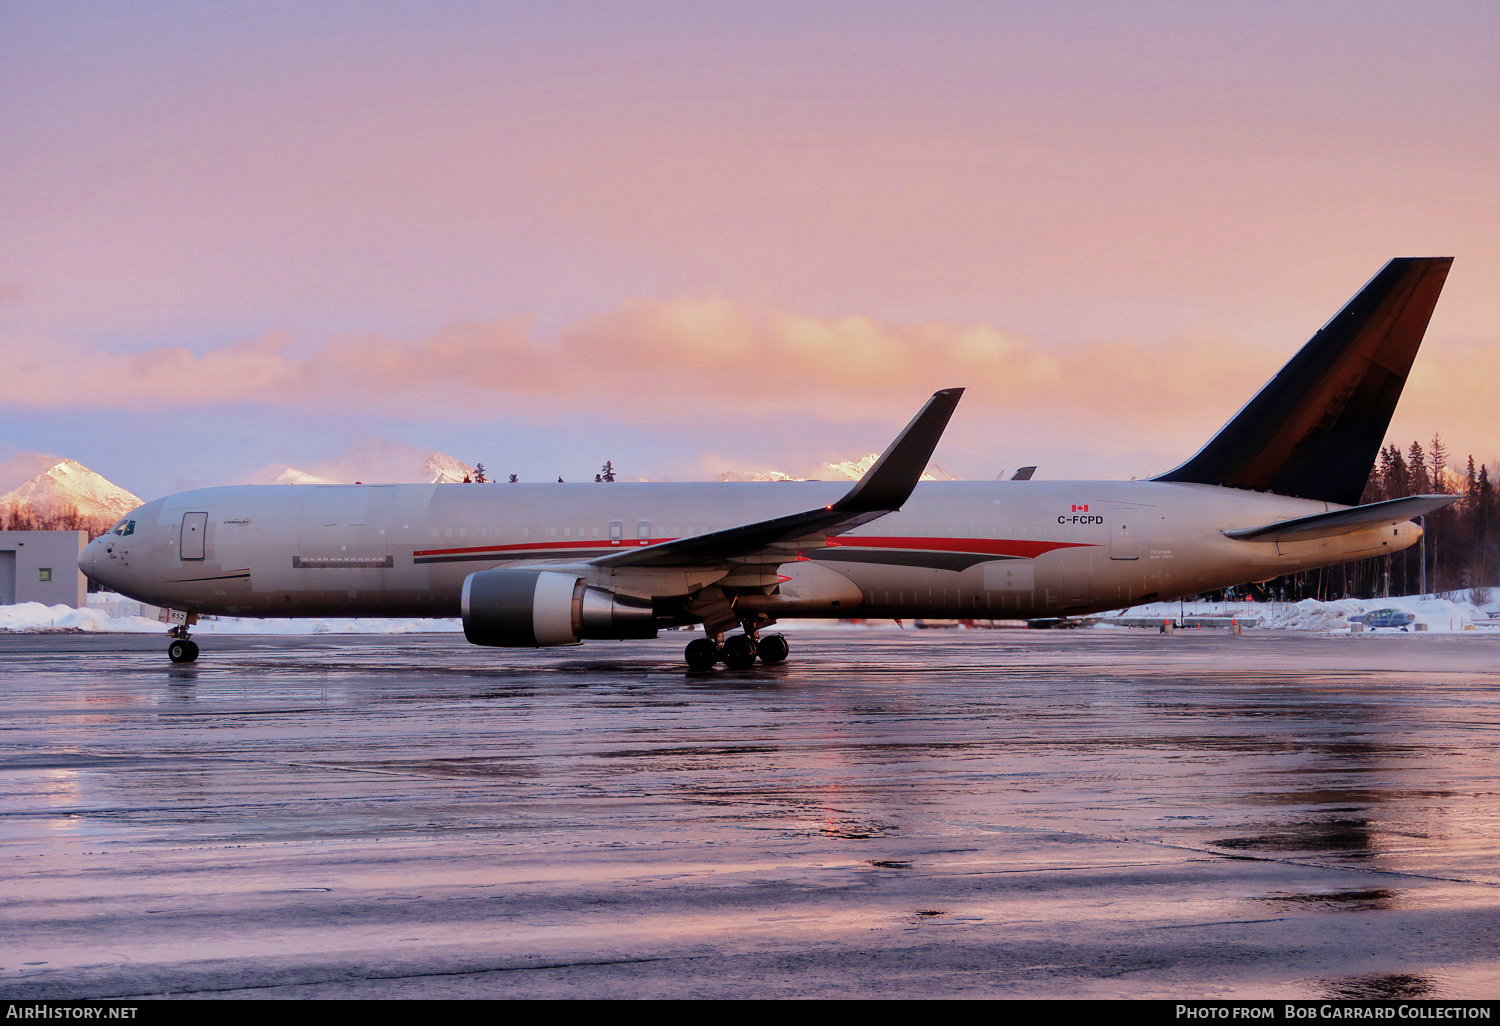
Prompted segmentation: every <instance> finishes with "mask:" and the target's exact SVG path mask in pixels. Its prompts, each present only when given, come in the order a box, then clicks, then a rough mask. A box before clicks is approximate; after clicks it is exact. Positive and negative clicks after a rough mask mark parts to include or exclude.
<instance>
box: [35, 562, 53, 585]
mask: <svg viewBox="0 0 1500 1026" xmlns="http://www.w3.org/2000/svg"><path fill="white" fill-rule="evenodd" d="M36 576H37V580H39V581H41V582H42V583H43V584H46V583H47V582H48V581H50V580H52V568H51V567H50V566H44V567H42V568H41V569H39V570H38V571H37V572H36Z"/></svg>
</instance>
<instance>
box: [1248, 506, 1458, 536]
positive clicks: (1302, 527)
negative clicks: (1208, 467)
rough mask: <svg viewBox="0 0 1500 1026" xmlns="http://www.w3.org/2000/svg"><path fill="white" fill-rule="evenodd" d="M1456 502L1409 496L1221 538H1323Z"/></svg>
mask: <svg viewBox="0 0 1500 1026" xmlns="http://www.w3.org/2000/svg"><path fill="white" fill-rule="evenodd" d="M1458 498H1459V497H1458V496H1457V495H1410V496H1407V497H1406V498H1404V499H1387V500H1386V501H1385V502H1372V503H1369V504H1368V505H1365V506H1352V507H1350V508H1349V509H1337V510H1334V511H1333V512H1331V513H1314V514H1313V515H1312V516H1310V517H1297V518H1295V519H1293V520H1279V521H1277V522H1276V523H1274V524H1262V525H1261V526H1260V527H1238V528H1235V529H1234V530H1232V531H1225V532H1224V534H1225V536H1226V537H1229V538H1234V539H1235V540H1237V541H1272V540H1276V539H1281V538H1296V539H1307V538H1324V537H1328V536H1329V535H1335V534H1346V533H1348V532H1349V531H1357V530H1359V529H1360V528H1364V527H1372V526H1375V525H1377V524H1400V523H1403V522H1405V521H1407V520H1410V519H1412V518H1413V517H1419V516H1422V515H1423V514H1424V513H1431V512H1432V511H1433V510H1435V509H1442V508H1443V507H1444V506H1446V505H1448V504H1449V503H1450V502H1457V501H1458Z"/></svg>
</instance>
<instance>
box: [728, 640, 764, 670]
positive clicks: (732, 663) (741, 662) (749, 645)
mask: <svg viewBox="0 0 1500 1026" xmlns="http://www.w3.org/2000/svg"><path fill="white" fill-rule="evenodd" d="M720 657H721V658H722V659H723V660H724V665H725V666H727V667H729V668H730V669H731V670H748V669H750V667H752V666H754V665H755V639H753V638H751V637H750V636H749V635H745V634H731V635H730V636H729V637H727V638H725V639H724V648H723V650H722V651H721V652H720Z"/></svg>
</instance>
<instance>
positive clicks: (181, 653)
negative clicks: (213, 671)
mask: <svg viewBox="0 0 1500 1026" xmlns="http://www.w3.org/2000/svg"><path fill="white" fill-rule="evenodd" d="M167 634H169V635H170V636H171V638H172V640H171V641H170V642H169V643H168V644H167V658H168V659H170V660H172V662H174V663H190V662H192V661H193V660H195V659H197V658H198V643H197V642H196V641H194V640H193V639H192V638H189V637H188V629H187V624H185V623H181V624H178V625H177V626H176V627H173V628H172V629H171V630H170V631H168V632H167Z"/></svg>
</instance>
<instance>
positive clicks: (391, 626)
mask: <svg viewBox="0 0 1500 1026" xmlns="http://www.w3.org/2000/svg"><path fill="white" fill-rule="evenodd" d="M88 602H89V604H88V608H87V609H74V608H73V607H72V606H44V605H42V604H41V603H40V602H23V603H21V604H20V605H14V606H0V631H16V632H36V631H65V630H81V631H98V632H103V633H115V634H165V633H166V630H167V625H166V624H164V623H162V622H161V621H159V620H158V619H157V618H156V617H157V611H156V607H155V606H146V605H142V604H141V603H140V602H136V601H134V600H133V599H128V598H125V597H124V596H123V595H113V594H109V593H99V594H93V595H90V596H89V599H88ZM462 630H463V624H462V623H461V622H460V621H459V620H457V619H445V620H425V619H420V618H416V617H412V618H402V619H384V618H379V617H346V618H339V617H319V618H313V619H306V620H292V619H287V618H285V617H282V618H276V619H257V618H253V617H238V616H215V617H204V618H203V619H202V620H200V621H198V623H196V624H194V625H193V633H194V634H195V635H196V634H438V633H451V632H460V631H462Z"/></svg>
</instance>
